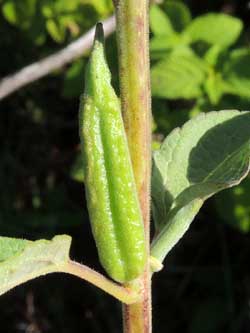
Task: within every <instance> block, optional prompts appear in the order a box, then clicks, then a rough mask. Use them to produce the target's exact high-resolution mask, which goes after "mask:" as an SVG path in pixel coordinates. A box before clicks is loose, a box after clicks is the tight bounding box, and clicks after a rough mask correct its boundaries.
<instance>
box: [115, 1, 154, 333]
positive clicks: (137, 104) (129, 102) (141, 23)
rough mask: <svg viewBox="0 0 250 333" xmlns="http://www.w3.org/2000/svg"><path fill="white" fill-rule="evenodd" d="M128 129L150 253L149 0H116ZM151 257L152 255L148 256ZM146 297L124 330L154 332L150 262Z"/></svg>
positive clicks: (127, 316)
mask: <svg viewBox="0 0 250 333" xmlns="http://www.w3.org/2000/svg"><path fill="white" fill-rule="evenodd" d="M114 5H115V8H116V19H117V40H118V52H119V67H120V90H121V102H122V111H123V117H124V124H125V129H126V132H127V137H128V143H129V149H130V154H131V159H132V163H133V169H134V175H135V180H136V185H137V191H138V195H139V200H140V204H141V210H142V214H143V219H144V226H145V234H146V239H147V250H148V254H149V234H150V227H149V207H150V199H149V198H150V174H151V102H150V101H151V99H150V78H149V55H148V6H149V4H148V0H137V1H134V0H114ZM148 258H149V256H148ZM134 283H136V285H139V288H140V290H141V294H142V297H143V300H142V301H141V302H138V303H135V304H133V305H130V306H124V309H123V317H124V332H126V333H149V332H151V286H150V285H151V278H150V270H149V262H148V265H147V267H146V269H145V272H144V274H143V276H142V277H140V278H139V279H138V280H137V281H136V282H134Z"/></svg>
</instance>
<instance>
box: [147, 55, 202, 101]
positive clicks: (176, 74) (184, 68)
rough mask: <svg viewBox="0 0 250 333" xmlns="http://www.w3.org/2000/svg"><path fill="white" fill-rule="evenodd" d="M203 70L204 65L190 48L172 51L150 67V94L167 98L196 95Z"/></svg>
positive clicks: (199, 92) (199, 89)
mask: <svg viewBox="0 0 250 333" xmlns="http://www.w3.org/2000/svg"><path fill="white" fill-rule="evenodd" d="M205 71H206V65H205V64H204V62H203V61H202V59H200V58H199V57H198V56H196V55H195V54H194V53H193V52H192V50H191V49H188V48H183V49H181V50H178V51H176V52H172V53H171V54H169V55H167V56H166V57H165V58H164V59H163V60H161V61H159V62H158V63H157V64H156V65H155V66H153V68H152V72H151V77H152V94H153V96H156V97H162V98H169V99H177V98H187V99H190V98H195V97H198V96H200V95H201V84H202V82H203V81H204V78H205V73H206V72H205Z"/></svg>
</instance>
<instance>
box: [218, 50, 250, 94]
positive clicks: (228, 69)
mask: <svg viewBox="0 0 250 333" xmlns="http://www.w3.org/2000/svg"><path fill="white" fill-rule="evenodd" d="M223 78H224V80H225V81H226V82H227V83H228V84H229V86H230V88H229V89H228V92H230V93H231V94H234V95H239V96H241V97H248V98H249V97H250V50H249V49H248V48H243V49H238V50H235V51H233V52H231V53H230V55H229V59H228V61H226V62H225V65H224V68H223Z"/></svg>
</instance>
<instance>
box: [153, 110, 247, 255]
mask: <svg viewBox="0 0 250 333" xmlns="http://www.w3.org/2000/svg"><path fill="white" fill-rule="evenodd" d="M249 156H250V112H239V111H233V110H232V111H220V112H210V113H207V114H201V115H199V116H198V117H196V118H193V119H192V120H190V121H188V122H187V123H186V124H185V125H184V126H183V127H182V128H181V129H180V128H177V129H175V130H174V131H173V132H172V133H171V134H170V135H169V136H168V137H167V138H166V139H165V141H164V142H163V144H162V146H161V148H160V150H158V151H157V152H155V154H154V167H153V175H152V204H153V217H154V221H155V224H156V230H157V236H156V238H155V240H154V241H153V245H152V255H153V256H155V257H157V258H158V259H159V260H163V259H164V257H165V255H166V254H167V253H168V252H169V251H170V250H171V248H172V247H173V246H174V245H175V244H176V243H177V242H178V240H179V239H180V238H181V237H182V236H183V234H184V232H185V231H186V230H187V229H188V227H189V225H190V223H191V222H192V220H193V218H194V217H195V215H196V214H197V212H198V211H199V209H200V207H201V205H202V203H203V202H204V200H205V199H207V198H208V197H210V196H211V195H213V194H215V193H216V192H219V191H221V190H223V189H225V188H228V187H232V186H234V185H237V184H239V182H240V181H241V180H242V179H243V178H244V177H246V175H247V174H248V171H249Z"/></svg>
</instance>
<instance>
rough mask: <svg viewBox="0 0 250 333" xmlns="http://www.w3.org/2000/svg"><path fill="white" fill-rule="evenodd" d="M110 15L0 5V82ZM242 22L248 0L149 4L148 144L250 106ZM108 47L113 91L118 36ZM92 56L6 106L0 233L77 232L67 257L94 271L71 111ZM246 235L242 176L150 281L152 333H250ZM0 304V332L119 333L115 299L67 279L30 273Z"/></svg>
mask: <svg viewBox="0 0 250 333" xmlns="http://www.w3.org/2000/svg"><path fill="white" fill-rule="evenodd" d="M158 2H159V3H158ZM112 12H113V7H112V1H111V0H71V1H67V0H54V1H51V0H0V22H1V25H0V27H1V40H0V55H1V61H0V77H4V76H6V75H7V74H10V73H13V72H14V71H16V70H18V69H21V68H22V67H24V66H26V65H28V64H30V63H32V62H34V61H37V60H38V59H42V58H43V57H46V56H47V55H50V54H52V53H54V52H56V51H57V50H59V49H61V48H63V47H65V46H66V45H68V44H69V43H70V42H71V41H73V40H75V39H76V38H77V37H80V36H81V35H82V34H84V33H85V32H86V31H87V30H88V29H89V28H90V27H92V26H93V25H94V24H95V23H96V22H97V21H98V20H102V19H104V18H106V17H108V16H109V15H111V14H112ZM249 19H250V6H249V2H248V1H242V0H235V1H233V0H232V1H226V0H224V1H223V0H219V1H213V0H204V1H196V0H187V1H178V0H165V1H157V4H154V5H152V6H151V9H150V55H151V74H152V95H153V103H152V104H153V124H152V127H153V148H154V149H156V148H157V147H159V144H160V142H161V141H162V139H163V138H164V137H165V136H166V135H167V134H168V133H169V132H170V131H171V130H172V129H173V128H175V127H176V126H180V125H182V124H183V123H184V122H185V121H187V120H188V119H190V118H191V117H193V116H195V115H197V114H198V113H199V112H209V111H211V110H222V109H232V108H237V109H240V110H249V109H250V45H249V43H250V38H249V36H250V26H249ZM106 47H107V59H108V62H109V64H110V67H111V71H112V74H113V84H114V86H115V88H116V90H117V91H118V90H119V87H118V70H117V53H116V44H115V36H114V35H112V36H111V37H109V38H108V39H107V42H106ZM87 58H88V53H86V54H83V55H82V57H81V58H80V59H78V60H76V61H74V62H73V63H72V64H70V65H67V66H65V67H63V68H62V69H61V70H58V71H56V72H53V73H51V75H49V76H47V77H45V78H43V79H41V80H39V81H37V82H34V83H33V84H31V85H29V86H27V87H25V88H22V89H20V90H19V91H17V92H15V93H14V94H13V95H11V96H9V97H7V98H5V99H4V100H3V101H1V104H0V107H1V113H0V117H1V121H0V147H1V159H0V184H1V192H0V233H1V235H7V236H18V237H26V238H30V239H37V238H48V237H52V236H53V235H54V234H58V233H68V234H71V235H72V236H73V237H74V247H73V251H72V252H73V253H72V256H73V257H75V258H78V259H79V260H80V261H84V262H85V263H87V264H89V265H91V266H92V267H95V268H97V269H98V270H101V267H100V266H99V265H98V262H97V254H96V250H95V245H94V243H93V239H92V236H91V233H90V228H89V223H88V215H87V211H86V203H85V199H84V191H83V184H82V182H83V178H84V176H83V174H82V170H81V161H80V159H79V138H78V114H77V112H78V100H79V95H80V93H81V92H82V91H83V86H84V68H85V65H86V61H87ZM249 232H250V179H249V178H248V179H246V180H245V181H244V182H243V183H242V185H240V186H238V187H237V188H234V189H232V190H227V191H225V192H222V193H220V194H219V195H217V196H216V197H215V198H214V199H211V200H209V201H208V203H207V204H206V205H205V207H204V208H203V209H202V211H201V213H200V214H199V216H198V218H197V219H196V221H195V222H194V223H193V225H192V227H191V230H190V231H189V232H188V234H187V235H186V236H185V237H184V239H183V241H182V242H181V244H179V245H178V246H176V248H175V250H174V251H172V252H171V254H170V256H169V257H168V259H167V260H166V269H165V270H164V272H162V273H161V274H159V276H157V277H156V278H155V280H154V283H153V287H154V299H153V302H154V313H153V314H154V325H155V330H156V331H157V332H178V331H179V330H182V331H184V332H189V333H214V332H222V331H223V332H229V333H231V332H232V333H234V332H235V333H236V332H237V333H244V332H249V330H250V306H249V304H250V287H249V286H250V270H249V264H247V262H249V255H250V242H249V241H250V234H249ZM9 304H13V306H11V307H9ZM0 307H1V314H0V325H1V330H2V331H3V332H6V333H9V332H27V333H28V332H29V333H31V332H33V333H35V332H36V333H38V332H53V331H56V330H57V331H59V332H61V333H68V332H81V331H82V332H85V331H86V332H120V325H121V315H120V307H119V305H118V304H117V303H116V302H115V301H113V300H111V298H110V297H108V296H104V295H103V293H102V292H99V291H98V290H96V289H95V288H92V287H90V286H84V285H82V284H81V282H79V281H77V280H75V279H74V278H69V277H68V278H67V279H66V278H64V277H58V276H51V277H48V278H47V279H39V280H37V281H33V282H31V283H29V284H27V285H25V286H23V287H20V288H18V289H17V290H15V291H12V292H10V293H8V294H7V295H5V296H3V297H2V298H1V299H0ZM62 318H63V320H62Z"/></svg>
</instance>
